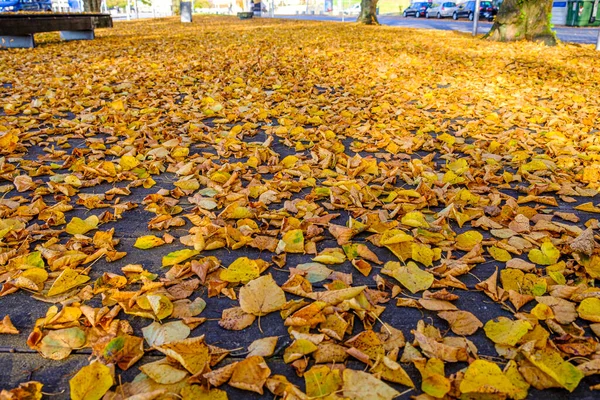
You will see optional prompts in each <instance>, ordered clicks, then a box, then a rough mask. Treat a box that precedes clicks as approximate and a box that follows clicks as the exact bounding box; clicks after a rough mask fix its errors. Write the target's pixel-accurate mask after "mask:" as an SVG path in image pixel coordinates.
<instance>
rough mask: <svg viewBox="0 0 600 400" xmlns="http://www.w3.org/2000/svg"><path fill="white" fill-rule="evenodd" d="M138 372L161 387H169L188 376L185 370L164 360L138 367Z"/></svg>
mask: <svg viewBox="0 0 600 400" xmlns="http://www.w3.org/2000/svg"><path fill="white" fill-rule="evenodd" d="M140 371H142V372H143V373H145V374H146V375H148V376H149V377H150V378H152V380H153V381H155V382H156V383H160V384H161V385H171V384H173V383H177V382H180V381H182V380H183V379H185V378H186V377H187V376H188V372H187V371H186V370H182V369H179V368H177V367H176V366H174V365H173V364H172V363H170V362H169V361H168V360H167V359H166V358H163V359H162V360H158V361H154V362H151V363H148V364H144V365H141V366H140Z"/></svg>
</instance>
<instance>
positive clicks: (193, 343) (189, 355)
mask: <svg viewBox="0 0 600 400" xmlns="http://www.w3.org/2000/svg"><path fill="white" fill-rule="evenodd" d="M154 348H155V349H156V350H158V351H160V352H161V353H163V354H164V355H166V356H167V357H170V358H172V359H174V360H177V361H178V362H179V363H180V364H181V365H182V366H183V367H184V368H185V369H186V370H188V371H189V372H190V373H191V374H192V375H195V374H197V373H199V372H202V371H204V368H205V367H206V365H207V363H208V362H209V360H210V355H209V352H208V346H207V345H206V343H204V336H197V337H193V338H189V339H183V340H180V341H177V342H170V343H164V344H162V345H160V346H154Z"/></svg>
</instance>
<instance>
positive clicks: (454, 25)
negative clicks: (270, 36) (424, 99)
mask: <svg viewBox="0 0 600 400" xmlns="http://www.w3.org/2000/svg"><path fill="white" fill-rule="evenodd" d="M275 17H276V18H289V19H302V20H316V21H338V22H342V17H339V16H329V15H275ZM344 19H345V22H355V21H356V16H353V15H351V16H346V17H345V18H344ZM378 19H379V23H381V24H382V25H389V26H402V27H405V28H420V29H440V30H445V31H459V32H471V31H472V29H473V28H472V27H473V22H471V21H468V20H466V19H465V20H458V21H454V20H453V19H442V20H438V19H425V18H411V17H409V18H404V17H401V16H399V15H380V16H379V17H378ZM491 27H492V24H491V23H489V22H487V21H480V22H479V33H487V32H488V31H489V30H490V28H491ZM554 30H555V31H556V36H557V37H558V38H559V39H560V40H561V41H563V42H570V43H585V44H595V43H596V40H597V38H598V28H577V27H567V26H560V27H555V28H554Z"/></svg>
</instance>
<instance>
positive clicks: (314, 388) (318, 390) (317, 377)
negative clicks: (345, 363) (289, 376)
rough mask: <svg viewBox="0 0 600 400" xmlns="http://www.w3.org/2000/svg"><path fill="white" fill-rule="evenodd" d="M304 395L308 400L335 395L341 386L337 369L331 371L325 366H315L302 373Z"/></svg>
mask: <svg viewBox="0 0 600 400" xmlns="http://www.w3.org/2000/svg"><path fill="white" fill-rule="evenodd" d="M304 381H305V382H306V395H307V396H308V397H310V398H317V397H324V396H327V395H329V394H331V393H335V392H337V391H338V390H339V388H340V387H341V386H342V377H341V375H340V370H339V369H334V370H332V369H331V368H329V367H328V366H327V365H315V366H313V367H312V368H311V369H309V370H308V371H306V372H305V373H304Z"/></svg>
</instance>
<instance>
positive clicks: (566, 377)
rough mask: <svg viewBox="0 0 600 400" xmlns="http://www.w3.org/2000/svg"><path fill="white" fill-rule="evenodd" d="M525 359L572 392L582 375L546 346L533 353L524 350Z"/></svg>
mask: <svg viewBox="0 0 600 400" xmlns="http://www.w3.org/2000/svg"><path fill="white" fill-rule="evenodd" d="M524 354H525V356H526V357H527V359H528V360H529V361H530V362H531V363H532V364H533V365H535V366H536V367H538V368H539V369H540V370H542V371H543V372H544V373H545V374H547V375H549V376H550V377H551V378H552V379H553V380H554V381H556V382H557V383H558V384H559V385H560V386H562V387H563V388H565V389H567V390H568V391H569V392H572V391H573V390H575V389H576V388H577V386H578V385H579V382H580V381H581V379H583V377H584V375H583V372H581V371H580V370H579V369H577V367H575V366H574V365H573V364H571V363H570V362H568V361H565V360H563V358H562V357H561V355H560V353H558V352H557V351H556V350H553V349H552V348H550V347H547V348H545V349H542V350H537V351H535V352H533V353H531V352H528V351H524Z"/></svg>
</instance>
